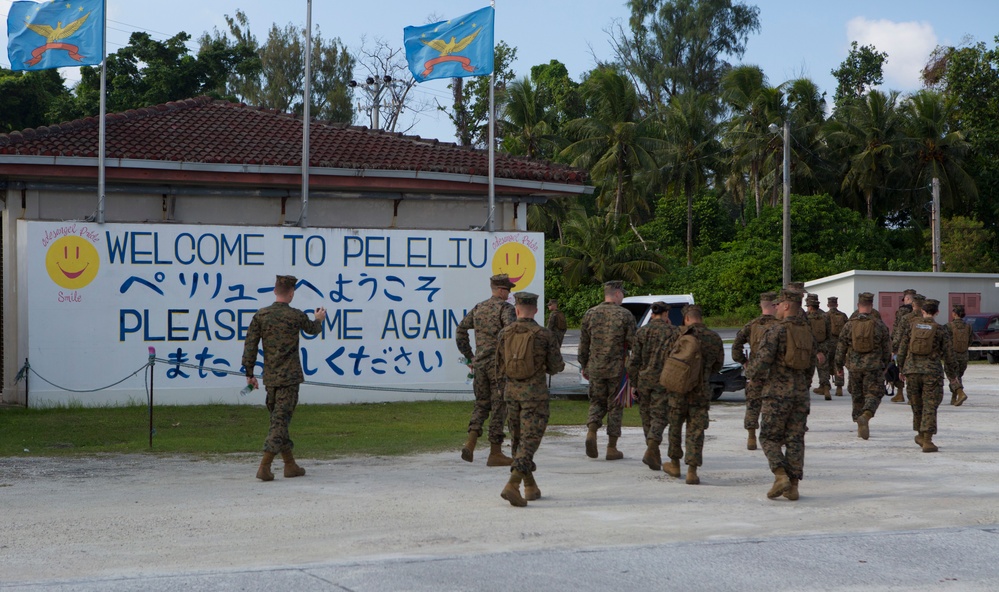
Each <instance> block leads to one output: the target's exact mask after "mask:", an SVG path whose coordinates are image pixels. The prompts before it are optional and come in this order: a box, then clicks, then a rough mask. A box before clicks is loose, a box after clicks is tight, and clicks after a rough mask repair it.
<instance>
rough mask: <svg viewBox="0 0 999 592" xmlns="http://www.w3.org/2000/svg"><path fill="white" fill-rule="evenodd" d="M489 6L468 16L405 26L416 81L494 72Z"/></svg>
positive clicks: (407, 54)
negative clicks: (429, 23) (415, 25)
mask: <svg viewBox="0 0 999 592" xmlns="http://www.w3.org/2000/svg"><path fill="white" fill-rule="evenodd" d="M494 16H495V10H494V9H493V8H492V7H491V6H487V7H485V8H483V9H481V10H476V11H475V12H472V13H470V14H466V15H465V16H461V17H458V18H454V19H451V20H449V21H441V22H439V23H433V24H431V25H424V26H422V27H406V29H405V31H404V32H403V38H404V42H405V45H406V61H407V62H409V70H410V71H411V72H412V73H413V78H415V79H416V81H417V82H424V81H426V80H434V79H435V78H461V77H464V76H488V75H489V74H492V73H493V19H494Z"/></svg>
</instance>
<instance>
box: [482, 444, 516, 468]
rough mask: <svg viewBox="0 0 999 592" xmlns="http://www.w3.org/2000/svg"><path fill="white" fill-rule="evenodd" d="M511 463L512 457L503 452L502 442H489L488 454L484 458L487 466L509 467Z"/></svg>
mask: <svg viewBox="0 0 999 592" xmlns="http://www.w3.org/2000/svg"><path fill="white" fill-rule="evenodd" d="M512 464H513V459H512V458H510V457H509V456H507V455H505V454H503V445H502V444H492V443H490V444H489V456H488V457H487V458H486V466H487V467H509V466H510V465H512Z"/></svg>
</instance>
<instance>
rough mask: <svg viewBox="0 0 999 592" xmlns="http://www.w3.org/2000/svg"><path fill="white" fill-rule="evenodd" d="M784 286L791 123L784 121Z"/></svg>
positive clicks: (788, 277) (787, 263) (788, 268)
mask: <svg viewBox="0 0 999 592" xmlns="http://www.w3.org/2000/svg"><path fill="white" fill-rule="evenodd" d="M783 259H784V285H785V286H787V285H789V284H790V283H791V121H790V120H785V121H784V258H783Z"/></svg>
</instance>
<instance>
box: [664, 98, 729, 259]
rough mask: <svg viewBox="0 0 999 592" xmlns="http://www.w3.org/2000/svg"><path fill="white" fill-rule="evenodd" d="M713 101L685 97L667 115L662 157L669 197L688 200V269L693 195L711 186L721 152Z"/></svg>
mask: <svg viewBox="0 0 999 592" xmlns="http://www.w3.org/2000/svg"><path fill="white" fill-rule="evenodd" d="M712 101H713V99H712V98H711V97H708V96H706V95H697V94H694V93H684V94H682V95H679V96H677V97H675V98H674V100H673V102H672V103H671V104H670V106H669V109H668V110H667V112H666V123H665V126H666V136H667V138H668V140H669V144H668V146H667V147H666V150H664V151H663V153H662V155H661V156H660V160H661V162H662V163H663V166H662V175H663V177H664V178H665V179H666V181H667V183H666V185H667V193H669V192H673V193H682V194H683V195H684V197H686V198H687V265H693V264H694V195H695V194H696V193H697V192H698V191H700V189H701V188H703V187H705V186H706V185H707V184H708V180H709V178H710V177H711V175H712V173H713V172H714V170H715V164H716V161H717V160H718V159H719V157H720V155H721V150H722V146H721V143H720V142H719V141H718V128H719V124H718V123H717V122H716V121H715V119H714V117H713V116H712V115H711V114H712V113H713V112H714V110H713V108H712V107H713V105H712Z"/></svg>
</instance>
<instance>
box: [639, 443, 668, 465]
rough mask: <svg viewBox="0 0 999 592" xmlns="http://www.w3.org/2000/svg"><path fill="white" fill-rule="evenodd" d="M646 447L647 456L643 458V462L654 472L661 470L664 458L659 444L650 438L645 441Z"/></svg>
mask: <svg viewBox="0 0 999 592" xmlns="http://www.w3.org/2000/svg"><path fill="white" fill-rule="evenodd" d="M645 445H646V449H645V456H643V457H642V462H643V463H645V465H646V466H647V467H649V468H650V469H652V470H653V471H658V470H660V468H661V467H662V464H663V458H662V455H661V453H660V452H659V443H658V442H656V441H655V440H653V439H652V438H649V439H648V440H646V441H645Z"/></svg>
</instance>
